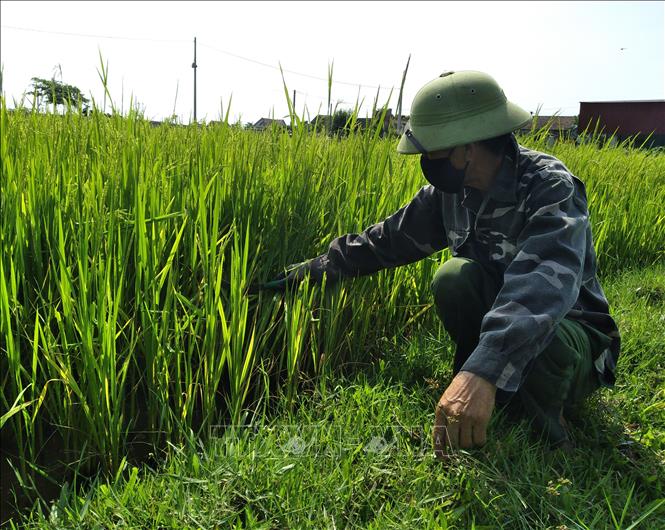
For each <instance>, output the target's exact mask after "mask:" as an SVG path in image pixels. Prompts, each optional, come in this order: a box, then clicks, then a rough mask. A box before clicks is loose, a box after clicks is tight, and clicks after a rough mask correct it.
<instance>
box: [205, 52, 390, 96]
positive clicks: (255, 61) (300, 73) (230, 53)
mask: <svg viewBox="0 0 665 530" xmlns="http://www.w3.org/2000/svg"><path fill="white" fill-rule="evenodd" d="M201 46H204V47H205V48H209V49H211V50H213V51H216V52H219V53H223V54H225V55H230V56H231V57H235V58H236V59H241V60H243V61H248V62H250V63H254V64H258V65H261V66H264V67H266V68H272V69H273V70H279V66H275V65H272V64H268V63H264V62H262V61H257V60H256V59H251V58H249V57H243V56H242V55H238V54H237V53H232V52H229V51H226V50H220V49H219V48H216V47H214V46H211V45H209V44H204V43H201ZM282 71H283V72H286V73H289V74H293V75H299V76H302V77H308V78H310V79H316V80H317V81H326V82H327V81H328V79H327V78H326V77H320V76H316V75H311V74H304V73H302V72H296V71H295V70H287V69H286V68H282ZM333 82H334V83H336V84H339V85H348V86H352V87H358V88H373V89H380V90H391V89H390V88H387V87H383V88H382V87H380V86H377V85H365V84H363V83H352V82H350V81H333ZM393 88H394V87H393Z"/></svg>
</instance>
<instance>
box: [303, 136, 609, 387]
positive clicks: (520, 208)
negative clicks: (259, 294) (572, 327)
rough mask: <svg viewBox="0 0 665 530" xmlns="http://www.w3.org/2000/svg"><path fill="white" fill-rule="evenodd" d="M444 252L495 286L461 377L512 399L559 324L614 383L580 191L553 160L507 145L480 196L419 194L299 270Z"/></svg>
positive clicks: (363, 271) (471, 192) (318, 272)
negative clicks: (593, 340) (583, 343)
mask: <svg viewBox="0 0 665 530" xmlns="http://www.w3.org/2000/svg"><path fill="white" fill-rule="evenodd" d="M445 247H448V248H450V250H451V252H452V254H453V255H454V256H460V257H466V258H469V259H473V260H475V261H478V262H480V263H483V264H484V265H485V266H486V267H487V268H488V269H489V270H493V271H496V273H497V275H498V277H500V278H503V283H502V286H501V288H500V290H499V293H498V295H497V297H496V300H495V301H494V305H493V306H492V308H491V309H490V311H489V312H488V313H487V314H486V315H485V317H484V319H483V322H482V326H481V333H480V341H479V344H478V346H477V348H476V349H475V350H474V351H473V352H472V354H471V356H470V357H469V359H468V360H467V361H466V363H465V364H464V366H463V367H462V369H463V370H466V371H469V372H472V373H474V374H477V375H480V376H482V377H484V378H485V379H487V380H488V381H490V382H492V383H493V384H495V385H496V386H497V388H499V389H501V390H504V391H506V392H514V391H516V390H517V388H518V387H519V385H520V382H521V380H522V374H523V372H524V370H525V368H526V367H527V365H528V364H529V362H530V361H531V360H533V359H534V358H535V357H536V356H537V355H538V354H539V353H540V352H542V351H543V350H544V349H545V348H546V347H547V346H548V344H549V343H550V342H551V340H552V338H553V336H554V333H555V330H556V327H557V325H558V324H559V323H560V322H561V321H562V320H563V318H565V317H568V318H570V319H573V320H577V321H580V322H582V323H584V324H587V325H589V326H591V327H592V328H593V329H595V330H597V331H600V332H601V333H602V334H605V335H607V336H608V337H609V340H608V341H607V342H608V343H609V344H608V347H607V348H606V349H604V350H603V351H600V352H597V355H596V356H595V358H594V361H595V362H594V365H595V367H596V370H597V371H598V374H599V378H600V381H601V383H602V384H603V385H605V386H611V385H613V384H614V380H615V378H614V372H615V369H616V363H617V359H618V356H619V349H620V335H619V331H618V329H617V326H616V324H615V322H614V320H613V319H612V318H611V316H610V314H609V307H608V303H607V300H606V298H605V295H604V293H603V290H602V288H601V286H600V284H599V282H598V279H597V276H596V257H595V251H594V247H593V238H592V233H591V228H590V225H589V213H588V210H587V198H586V191H585V187H584V184H583V183H582V182H581V181H580V180H579V179H578V178H577V177H576V176H574V175H573V174H572V173H571V172H570V171H569V170H568V168H566V166H565V165H564V164H563V163H562V162H561V161H560V160H558V159H556V158H554V157H553V156H550V155H547V154H544V153H540V152H537V151H532V150H529V149H526V148H524V147H522V146H519V145H518V144H517V142H516V141H515V140H514V138H513V141H512V144H511V149H509V150H508V154H506V156H505V158H504V162H503V165H502V167H501V168H500V171H499V173H498V174H497V177H496V178H495V180H494V182H493V184H492V186H491V188H490V189H489V190H488V192H487V193H486V194H481V192H480V191H478V190H476V189H473V188H468V187H465V188H464V191H463V192H462V193H458V194H450V193H444V192H441V191H439V190H437V189H436V188H434V187H433V186H431V185H427V186H423V187H422V188H421V189H420V190H419V191H418V193H417V194H416V195H415V197H414V198H413V199H412V200H411V201H410V202H409V203H408V204H406V205H405V206H404V207H402V208H401V209H400V210H398V211H397V212H396V213H394V214H393V215H391V216H390V217H388V218H387V219H385V220H384V221H382V222H380V223H377V224H375V225H372V226H370V227H369V228H367V229H366V230H364V231H363V232H362V233H361V234H347V235H344V236H342V237H339V238H337V239H335V240H333V241H332V243H331V244H330V246H329V249H328V252H326V253H325V254H323V255H321V256H318V257H317V258H314V259H312V260H309V261H308V262H306V264H305V265H304V266H301V270H302V269H307V271H308V272H309V273H310V275H311V277H312V278H313V279H320V278H321V277H322V275H323V273H326V274H327V276H328V280H329V281H330V280H337V279H340V278H343V277H354V276H362V275H367V274H371V273H374V272H376V271H379V270H381V269H387V268H392V267H397V266H400V265H405V264H408V263H412V262H415V261H418V260H420V259H423V258H425V257H427V256H429V255H431V254H433V253H435V252H437V251H440V250H442V249H444V248H445Z"/></svg>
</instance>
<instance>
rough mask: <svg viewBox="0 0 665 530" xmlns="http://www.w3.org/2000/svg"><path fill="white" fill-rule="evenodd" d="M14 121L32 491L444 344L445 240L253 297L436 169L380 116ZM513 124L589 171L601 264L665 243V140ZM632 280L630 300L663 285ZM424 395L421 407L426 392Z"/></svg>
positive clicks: (6, 320)
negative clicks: (266, 126)
mask: <svg viewBox="0 0 665 530" xmlns="http://www.w3.org/2000/svg"><path fill="white" fill-rule="evenodd" d="M287 93H288V92H287ZM0 126H1V130H2V134H1V142H0V154H1V159H2V179H1V181H0V200H1V201H2V203H1V205H0V206H1V208H0V210H1V211H0V226H1V231H0V247H1V248H0V250H1V259H0V332H1V338H2V342H0V350H1V351H0V353H1V355H0V374H1V375H0V381H1V383H2V384H1V390H0V405H1V406H2V409H1V411H2V414H1V415H0V436H1V437H2V442H3V443H2V445H3V450H4V451H8V452H7V454H5V455H4V456H5V461H7V460H8V461H9V462H10V463H11V467H12V469H13V471H11V470H10V472H11V473H12V474H14V472H15V474H16V475H17V476H18V477H19V479H20V483H19V484H20V487H21V489H22V490H23V491H24V492H30V491H31V490H34V489H37V482H38V481H39V480H41V478H45V479H46V480H51V481H53V482H56V483H57V482H58V481H59V480H60V478H59V477H63V476H69V477H70V478H71V476H72V473H74V476H95V474H96V473H97V472H102V473H103V474H102V475H100V476H116V475H117V476H118V477H120V478H119V479H118V480H120V481H123V480H125V478H126V477H125V474H126V472H127V470H126V467H127V465H128V464H127V462H128V459H129V460H131V459H132V457H133V456H135V454H136V453H137V452H141V450H140V447H142V446H145V447H147V448H148V450H146V451H144V452H148V451H153V452H155V451H159V452H160V454H161V452H162V451H166V453H169V454H171V453H172V454H174V456H175V457H176V459H175V460H173V462H176V463H177V456H178V454H179V453H178V452H177V451H176V450H175V449H174V448H176V447H180V446H182V445H183V444H191V443H193V442H192V440H196V439H205V438H206V437H207V435H208V434H209V433H210V432H211V431H214V430H215V425H218V424H225V423H232V424H234V425H245V426H256V425H259V424H260V422H261V421H263V418H264V416H265V414H266V412H269V411H270V410H271V407H273V406H274V403H273V400H272V399H271V398H272V396H274V395H278V394H283V395H284V400H283V402H284V403H285V404H286V405H285V406H286V409H287V411H289V410H293V411H294V412H293V413H294V414H295V411H297V410H303V409H302V407H300V408H299V405H300V401H301V399H302V392H303V388H306V387H303V386H302V383H303V382H304V381H303V378H306V377H309V376H316V379H315V381H317V382H316V383H313V385H314V387H315V388H316V387H317V386H318V387H320V388H325V385H326V384H328V383H327V381H329V376H330V375H331V374H334V375H335V376H338V375H339V374H340V373H341V374H346V375H351V374H353V373H356V372H357V370H358V368H359V367H361V366H368V365H370V364H371V363H372V362H373V361H377V362H379V361H380V360H383V362H384V366H385V367H386V370H390V369H395V366H396V365H394V364H393V365H391V364H390V363H389V362H388V361H387V360H386V359H385V358H383V354H384V353H385V352H389V351H401V350H404V349H406V351H407V352H409V351H411V350H410V349H409V348H410V346H408V344H411V343H412V341H414V340H418V337H422V336H427V335H431V336H433V337H435V340H436V341H438V342H436V344H439V343H440V344H439V346H438V347H446V346H445V344H446V343H445V338H444V337H442V336H441V331H440V327H439V324H438V321H437V319H436V315H435V314H434V312H433V311H431V310H430V305H431V301H430V299H429V297H428V295H427V293H428V286H429V282H430V279H431V276H432V274H433V272H434V270H435V269H436V267H437V266H438V264H439V263H440V262H441V260H442V259H445V258H446V253H442V254H437V255H435V256H432V257H431V258H428V259H426V260H423V261H421V262H419V263H417V264H413V265H410V266H407V267H402V268H400V269H397V270H394V271H383V272H381V273H378V274H376V275H374V276H372V277H369V278H362V279H357V280H353V281H348V282H344V283H343V284H341V285H339V286H337V287H335V288H333V289H329V290H321V289H318V288H312V287H310V286H308V285H306V284H303V285H302V286H301V287H300V288H299V289H298V290H297V291H295V292H291V293H288V294H287V295H286V296H285V297H281V296H277V297H274V296H273V295H269V294H265V293H262V294H260V295H256V296H254V295H252V296H249V297H248V296H245V295H244V293H245V290H246V287H247V286H248V285H249V284H250V283H251V282H253V281H256V280H258V281H265V280H267V279H269V278H270V277H271V276H273V275H274V274H275V273H276V272H277V271H279V270H280V268H281V267H283V266H284V265H286V264H288V263H293V262H297V261H301V260H304V259H306V258H309V257H313V256H315V255H317V254H319V253H321V252H323V251H325V249H326V247H327V244H328V242H329V241H330V240H331V239H332V238H333V237H336V236H338V235H340V234H344V233H348V232H354V231H360V230H362V229H363V228H365V227H366V226H368V225H369V224H371V223H373V222H376V221H378V220H380V219H382V218H384V217H386V216H387V215H389V214H390V213H392V212H394V211H395V210H396V209H397V208H399V207H400V206H402V205H403V204H404V203H405V202H406V201H408V199H409V198H410V197H411V196H413V194H414V193H415V191H416V190H417V189H418V188H419V187H420V186H421V185H422V184H423V181H422V177H421V175H420V171H419V166H418V163H417V159H414V157H401V156H398V155H397V154H396V153H395V151H394V141H393V140H391V139H384V138H380V137H379V134H378V130H369V131H365V132H362V133H358V134H352V135H351V136H349V137H348V138H343V139H340V138H331V137H328V136H326V135H321V134H314V133H311V132H309V131H307V130H306V129H305V128H304V127H297V128H296V129H295V130H294V131H293V133H292V134H287V133H286V132H283V131H280V130H278V129H275V128H274V129H272V130H271V131H267V132H265V133H262V134H261V133H256V132H253V131H243V130H241V129H239V128H238V127H233V126H230V125H228V124H221V125H218V126H214V127H173V126H168V125H165V126H161V127H157V128H153V127H151V126H150V124H149V122H147V121H146V120H145V119H144V118H143V117H142V116H140V115H138V114H137V113H135V112H131V113H130V114H129V116H127V117H122V116H120V115H118V114H116V113H114V114H113V115H112V116H111V117H106V116H104V115H102V114H99V113H98V114H94V115H93V116H92V117H90V118H86V117H83V116H82V115H80V114H78V113H76V112H69V113H66V114H65V115H55V114H49V115H40V114H37V113H34V112H33V113H22V112H14V113H9V112H8V110H7V108H6V105H5V102H4V101H2V102H1V104H0ZM521 141H522V143H523V144H525V145H527V146H530V147H534V148H537V149H542V150H548V151H550V152H552V153H553V154H555V155H556V156H559V157H560V158H561V159H562V160H564V162H565V163H566V164H567V165H568V166H569V167H570V169H571V170H572V171H573V172H574V173H575V174H577V175H578V176H580V178H582V180H584V182H585V183H586V185H587V191H588V196H589V201H590V210H591V219H592V223H593V225H594V230H595V236H596V250H597V253H598V258H599V263H600V265H601V268H602V270H603V273H604V274H605V275H608V276H609V275H614V274H618V273H620V272H621V271H625V270H627V269H630V268H635V269H637V270H640V271H649V270H650V269H649V267H652V266H654V264H655V263H658V262H659V261H661V260H662V258H663V249H664V248H665V230H663V224H664V222H665V215H664V214H663V212H662V204H663V203H665V171H663V169H664V168H665V155H663V154H662V153H658V152H649V151H642V150H640V149H637V148H636V147H635V146H632V145H630V144H623V145H621V146H619V147H609V146H608V145H607V144H605V145H601V146H598V145H596V144H584V145H580V146H576V145H574V144H573V143H571V142H559V143H556V144H554V146H552V148H551V149H549V148H546V146H545V144H544V142H545V140H544V137H543V136H542V135H540V134H538V133H536V134H533V135H531V136H528V137H525V138H522V139H521ZM285 235H286V236H288V237H285ZM658 270H660V269H658ZM636 274H637V276H635V279H634V280H631V281H637V280H638V278H642V276H644V275H645V274H648V273H636ZM645 277H646V276H645ZM637 288H638V287H635V290H636V291H635V292H636V293H637V294H636V295H635V296H636V297H637V298H636V300H635V307H632V306H627V307H628V309H627V311H629V312H630V315H632V314H633V312H634V311H637V309H636V308H642V307H644V311H650V310H651V307H652V306H651V305H650V304H653V303H656V302H657V299H658V297H659V296H660V295H659V294H658V293H659V292H660V291H658V290H657V289H656V290H655V291H653V290H650V289H651V287H648V286H644V287H643V290H641V291H637ZM654 293H655V294H654ZM623 296H624V295H621V296H620V298H621V297H623ZM625 296H628V295H627V294H626V295H625ZM655 301H656V302H655ZM640 304H643V305H640ZM641 310H642V309H640V311H641ZM630 315H627V316H625V318H626V322H627V324H626V325H627V326H628V329H631V328H630V326H638V327H639V326H641V328H642V331H644V333H636V334H633V335H631V336H632V337H634V338H632V339H628V342H626V347H625V351H626V353H625V357H624V358H625V359H626V361H622V362H628V363H632V365H631V366H634V367H641V366H642V365H643V363H648V364H647V369H646V370H645V371H643V372H644V373H645V374H646V375H645V376H644V378H639V379H638V378H637V375H636V376H635V377H636V380H632V381H630V383H631V384H634V385H638V386H639V385H643V386H642V387H640V388H643V389H644V391H645V392H647V393H648V395H649V396H650V398H649V399H650V400H649V401H647V402H643V403H642V402H640V401H638V402H639V403H640V407H642V408H641V409H640V410H639V411H633V414H634V416H633V417H632V420H633V421H632V423H631V424H630V425H633V426H634V429H635V433H636V435H639V437H640V440H641V441H642V443H647V446H648V447H649V448H653V450H656V451H660V450H662V447H661V446H659V445H658V443H661V442H659V441H658V440H660V438H662V428H661V427H662V401H663V400H662V393H658V391H656V392H655V393H654V391H653V389H654V388H656V389H657V388H658V385H662V379H658V374H659V372H658V368H660V369H662V348H661V349H660V350H658V349H655V350H652V351H654V352H656V353H655V354H653V355H651V354H650V351H649V350H645V346H644V341H647V342H648V340H651V339H647V338H645V337H649V333H648V331H649V330H650V329H651V328H649V327H648V324H647V323H646V322H649V323H650V324H651V325H652V324H653V323H654V322H658V321H654V320H653V317H649V318H650V320H646V318H645V319H642V320H639V319H638V320H635V321H632V320H631V316H630ZM640 318H641V317H640ZM631 340H632V341H634V342H633V343H631V342H630V341H631ZM640 341H642V342H640ZM649 344H651V343H649ZM442 345H443V346H442ZM423 348H424V351H431V345H429V346H428V345H425V346H423ZM428 348H430V349H428ZM659 352H660V354H659ZM397 366H400V365H397ZM340 367H342V368H343V369H342V370H340ZM426 368H427V370H429V367H426ZM414 369H415V368H414ZM423 370H425V368H423ZM441 370H445V369H444V368H442V367H438V368H436V367H432V374H440V373H445V372H441ZM635 373H636V374H637V373H642V372H635ZM432 374H430V375H428V376H427V377H433V375H432ZM644 381H646V383H645V382H644ZM386 385H387V383H386ZM388 386H389V385H388ZM387 391H388V390H387V389H386V390H385V392H387ZM380 392H384V390H381V391H380ZM326 395H327V394H322V396H326ZM615 395H617V396H623V397H620V399H631V400H633V401H632V402H631V403H633V402H635V396H633V395H625V394H622V393H617V394H615ZM408 396H409V394H402V395H399V396H397V398H398V399H402V400H403V399H407V397H408ZM408 399H414V400H417V398H416V397H408ZM423 399H424V398H423ZM321 400H323V401H325V399H324V397H321ZM279 403H282V401H280V402H279ZM314 403H315V402H314ZM421 405H422V403H420V405H418V407H417V408H418V410H421V413H420V414H421V416H419V417H420V418H421V420H422V421H423V422H424V421H425V418H426V416H422V415H423V414H428V413H429V410H430V409H431V407H430V406H429V405H428V406H421ZM608 405H613V406H622V404H621V403H614V404H613V403H612V402H608ZM312 406H315V405H312ZM317 406H318V405H317ZM315 408H316V407H315ZM283 418H284V417H283ZM286 418H287V419H289V421H291V420H292V419H293V418H291V417H290V416H288V415H287V416H286ZM294 418H296V419H297V418H298V417H297V416H295V417H294ZM654 418H661V419H660V420H657V421H655V420H654ZM298 421H299V420H298ZM371 421H373V420H371V419H367V418H366V423H367V422H371ZM658 421H661V423H658ZM367 425H370V423H367ZM652 425H656V427H652ZM658 425H660V427H659V426H658ZM631 428H632V427H631ZM246 443H247V444H250V445H251V443H254V442H249V441H248V442H246ZM654 444H655V445H654ZM248 447H249V446H248ZM45 448H48V450H46V449H45ZM211 450H212V449H211ZM534 454H535V453H534ZM54 455H56V456H54ZM144 456H145V455H144ZM173 465H176V464H175V463H174V464H173ZM178 465H179V464H178ZM183 465H184V464H183ZM287 465H289V464H287V463H285V464H284V466H287ZM130 467H131V466H130ZM282 467H283V466H282ZM67 469H68V470H69V475H67V474H66V473H65V471H67ZM280 469H281V468H280ZM286 471H288V470H286ZM286 471H284V473H286ZM266 473H267V475H266V477H269V476H270V474H269V473H268V472H267V471H266ZM3 476H4V471H3ZM40 477H41V478H40ZM140 477H142V475H140V476H139V475H137V478H136V479H135V480H139V478H140ZM100 480H101V479H100ZM141 480H143V478H141ZM109 487H110V486H109ZM400 487H402V486H400ZM561 487H563V486H561ZM109 491H111V490H109ZM608 491H609V490H608ZM638 493H639V491H636V493H635V495H637V494H638ZM63 495H64V497H63V498H65V499H69V498H70V497H69V495H67V494H66V492H65V494H63ZM128 495H129V494H128ZM130 501H132V499H129V498H128V502H130ZM638 501H639V499H638V497H631V501H630V503H629V505H636V504H635V503H637V502H638ZM63 502H69V501H63ZM72 502H74V501H72ZM76 502H78V501H76ZM485 502H489V501H488V500H487V499H485ZM610 505H611V506H615V504H614V501H611V500H610ZM640 506H643V507H646V505H640ZM77 509H78V508H77ZM613 509H614V508H613ZM645 509H646V508H645ZM617 513H618V514H619V517H620V514H621V511H619V512H617ZM337 516H338V517H339V515H337ZM451 517H452V516H451ZM451 520H452V519H451ZM479 520H480V519H479ZM467 522H468V521H467ZM617 522H618V521H617Z"/></svg>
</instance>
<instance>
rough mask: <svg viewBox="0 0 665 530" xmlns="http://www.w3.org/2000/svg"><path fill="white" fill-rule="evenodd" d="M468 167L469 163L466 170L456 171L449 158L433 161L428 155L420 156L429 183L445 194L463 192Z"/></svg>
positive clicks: (421, 165) (421, 166)
mask: <svg viewBox="0 0 665 530" xmlns="http://www.w3.org/2000/svg"><path fill="white" fill-rule="evenodd" d="M468 167H469V162H467V163H466V165H465V166H464V169H456V168H454V167H453V165H452V164H451V163H450V159H448V158H447V157H446V158H438V159H436V160H431V159H429V158H428V157H427V155H420V168H421V169H422V170H423V175H424V176H425V178H426V179H427V182H429V183H430V184H431V185H432V186H434V187H435V188H436V189H438V190H441V191H443V192H445V193H459V192H460V191H462V188H463V186H464V184H463V183H464V177H465V175H466V168H468Z"/></svg>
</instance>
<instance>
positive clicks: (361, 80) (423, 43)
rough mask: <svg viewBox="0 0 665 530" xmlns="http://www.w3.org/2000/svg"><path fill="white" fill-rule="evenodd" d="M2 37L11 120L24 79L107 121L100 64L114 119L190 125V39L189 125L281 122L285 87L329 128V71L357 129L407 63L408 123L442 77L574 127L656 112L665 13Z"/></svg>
mask: <svg viewBox="0 0 665 530" xmlns="http://www.w3.org/2000/svg"><path fill="white" fill-rule="evenodd" d="M0 21H1V22H0V30H1V31H0V62H1V63H2V72H3V75H2V92H3V95H4V97H5V101H6V102H7V104H8V106H9V107H13V106H14V104H15V102H16V103H18V102H20V101H21V99H22V98H23V97H24V94H25V93H26V92H27V91H29V90H31V88H32V87H31V78H33V77H41V78H52V77H55V79H57V80H61V81H63V82H65V83H68V84H71V85H75V86H77V87H78V88H80V89H81V90H82V91H83V93H84V94H85V95H86V96H88V97H90V96H92V97H93V98H94V99H95V101H96V102H97V103H98V105H100V106H102V105H103V104H104V89H103V85H102V82H101V80H100V75H99V71H100V65H101V64H102V62H101V61H103V64H104V65H108V82H107V86H108V89H109V93H110V96H111V99H112V100H113V103H114V105H115V106H116V108H117V109H118V110H121V111H123V112H126V111H127V109H128V108H129V107H130V102H131V104H133V105H134V106H135V107H138V108H139V109H140V110H142V111H143V112H144V114H145V116H146V117H147V118H149V119H154V120H162V119H165V118H168V117H169V116H172V115H173V114H176V115H177V116H178V119H179V120H180V121H181V122H182V123H189V122H190V121H191V120H192V118H193V107H194V103H193V99H194V88H193V78H194V74H193V72H194V70H193V68H192V62H193V55H194V42H193V41H194V37H196V39H197V58H196V62H197V66H198V67H197V118H198V120H199V121H201V120H205V121H212V120H219V119H220V117H222V116H223V114H224V113H225V112H226V110H227V109H228V108H229V103H230V111H229V119H230V121H232V122H237V121H241V122H242V123H247V122H255V121H256V120H258V119H259V118H261V117H275V118H284V117H286V116H288V106H287V103H286V97H285V92H284V83H285V84H286V87H287V89H288V92H289V95H290V96H291V97H292V95H293V91H294V90H295V91H296V102H295V108H296V112H297V113H298V115H300V116H304V117H305V118H306V119H307V118H308V117H309V118H313V117H314V116H316V115H317V114H319V113H321V114H325V113H326V108H327V105H328V71H329V68H330V66H331V65H332V80H333V83H332V87H331V101H332V106H333V107H334V106H337V108H353V107H354V106H355V105H356V103H358V104H359V105H360V115H361V116H365V115H367V114H368V113H371V111H372V107H373V103H374V101H375V99H376V98H377V93H378V102H379V105H384V104H386V103H388V106H389V107H391V108H392V109H393V110H395V109H396V107H397V98H398V92H399V86H400V83H401V79H402V74H403V71H404V68H405V66H406V62H407V59H408V58H409V55H410V56H411V60H410V64H409V69H408V73H407V76H406V81H405V85H404V92H403V114H408V113H409V109H410V106H411V102H412V100H413V97H414V96H415V94H416V92H417V91H418V89H419V88H420V87H422V86H423V85H424V84H425V83H427V82H428V81H430V80H432V79H434V78H435V77H437V76H438V75H439V74H440V73H442V72H444V71H450V70H453V71H454V70H480V71H483V72H486V73H488V74H490V75H491V76H492V77H494V79H496V80H497V82H498V83H499V84H500V86H501V87H502V88H503V90H504V92H505V94H506V96H507V97H508V99H509V100H511V101H513V102H514V103H516V104H518V105H520V106H521V107H522V108H524V109H525V110H527V111H530V112H534V113H535V112H539V113H540V114H541V115H552V114H555V113H558V114H561V115H565V116H571V115H576V114H578V112H579V102H580V101H613V100H644V99H665V2H634V1H628V2H615V1H611V2H602V1H595V2H521V1H519V2H497V1H491V2H433V1H430V2H416V1H408V2H402V1H384V2H379V1H374V2H360V1H355V2H351V1H345V2H319V1H309V2H307V1H296V2H280V1H277V2H275V1H269V2H258V1H245V2H193V1H192V2H177V1H172V2H129V1H124V2H97V1H90V2H58V1H48V2H33V1H29V2H23V1H13V0H12V1H6V0H2V1H0ZM100 56H101V58H102V59H101V60H100ZM280 65H281V66H282V68H283V69H284V74H283V75H284V77H283V78H282V74H281V73H280V70H279V67H280ZM391 90H392V94H391ZM389 98H390V99H389ZM26 101H27V102H28V103H30V104H31V97H29V96H28V97H27V100H26ZM106 106H107V107H106V109H107V111H108V110H110V102H109V101H108V99H107V101H106ZM286 121H287V122H288V121H289V120H288V119H287V120H286Z"/></svg>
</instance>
